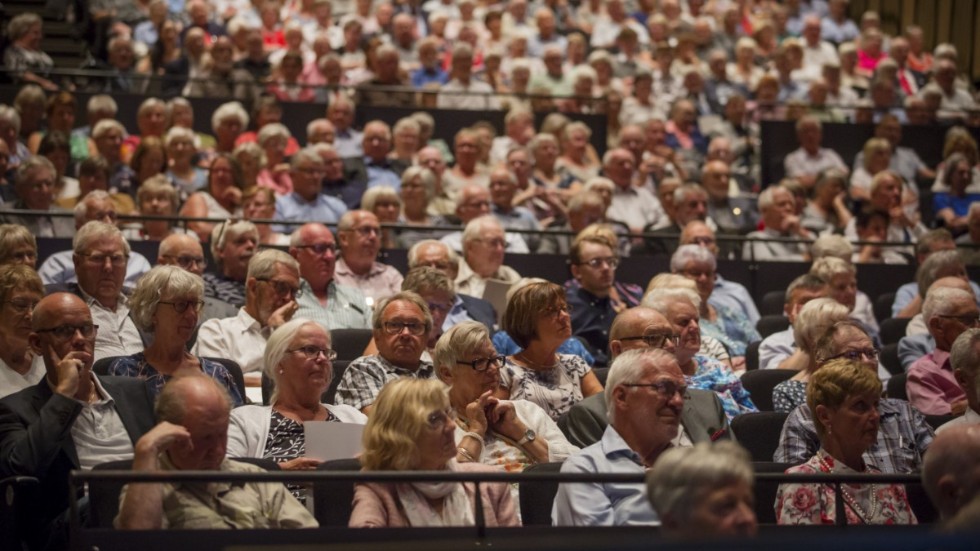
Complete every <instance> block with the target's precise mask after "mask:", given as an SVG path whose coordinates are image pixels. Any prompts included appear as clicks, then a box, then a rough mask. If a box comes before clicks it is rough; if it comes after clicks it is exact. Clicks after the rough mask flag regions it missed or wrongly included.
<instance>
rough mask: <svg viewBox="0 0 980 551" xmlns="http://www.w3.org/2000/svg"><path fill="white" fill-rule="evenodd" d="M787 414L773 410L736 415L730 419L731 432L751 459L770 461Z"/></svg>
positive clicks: (777, 444)
mask: <svg viewBox="0 0 980 551" xmlns="http://www.w3.org/2000/svg"><path fill="white" fill-rule="evenodd" d="M788 415H789V414H787V413H782V412H775V411H764V412H759V413H743V414H742V415H737V416H735V418H734V419H732V434H733V435H734V436H735V439H736V440H738V443H739V444H741V445H742V446H743V447H744V448H745V449H746V450H748V452H749V454H750V455H751V456H752V461H762V462H765V461H772V456H773V455H774V454H775V453H776V447H777V446H779V433H780V432H782V430H783V424H784V423H785V422H786V417H787V416H788Z"/></svg>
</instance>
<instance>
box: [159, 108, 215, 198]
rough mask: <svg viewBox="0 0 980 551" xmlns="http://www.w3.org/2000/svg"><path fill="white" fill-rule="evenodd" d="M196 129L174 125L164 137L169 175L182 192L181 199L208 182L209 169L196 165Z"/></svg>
mask: <svg viewBox="0 0 980 551" xmlns="http://www.w3.org/2000/svg"><path fill="white" fill-rule="evenodd" d="M195 138H196V136H195V134H194V131H193V130H191V129H189V128H184V127H182V126H173V127H171V128H170V130H168V131H167V134H166V135H165V136H164V137H163V145H164V147H165V148H166V150H167V158H168V159H170V168H169V170H167V177H168V178H170V180H171V181H173V183H174V186H175V187H176V188H177V189H178V190H179V192H180V200H181V201H185V200H186V199H187V198H188V197H190V195H191V194H192V193H194V192H195V191H197V190H199V189H201V188H203V187H204V186H205V185H207V183H208V171H206V170H204V169H203V168H200V167H198V166H195V164H194V158H195V157H196V156H197V146H196V145H194V141H195Z"/></svg>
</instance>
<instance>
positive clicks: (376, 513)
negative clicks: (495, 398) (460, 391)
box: [350, 378, 520, 528]
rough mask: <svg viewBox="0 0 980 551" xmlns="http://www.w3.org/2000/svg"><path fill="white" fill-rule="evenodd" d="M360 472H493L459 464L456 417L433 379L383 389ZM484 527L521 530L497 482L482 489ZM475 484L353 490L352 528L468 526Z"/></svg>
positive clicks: (374, 486) (398, 382)
mask: <svg viewBox="0 0 980 551" xmlns="http://www.w3.org/2000/svg"><path fill="white" fill-rule="evenodd" d="M363 441H364V453H363V454H362V455H361V464H362V465H363V466H364V470H365V471H462V472H474V471H476V472H486V471H495V470H496V469H493V468H491V467H487V466H485V465H482V464H480V463H457V462H456V461H455V459H454V457H455V456H456V454H457V453H458V448H457V443H456V423H455V412H454V411H453V408H452V405H451V404H450V402H449V396H448V391H447V389H446V386H445V385H443V384H442V383H441V382H439V381H434V380H422V379H413V378H405V379H398V380H396V381H393V382H391V383H388V384H387V385H385V387H384V388H383V389H381V392H380V393H379V394H378V398H377V401H375V402H374V410H373V411H372V412H371V417H370V418H369V419H368V422H367V426H366V427H365V428H364V439H363ZM479 491H480V497H481V498H482V499H481V501H482V504H483V517H484V520H485V523H486V525H487V526H519V524H520V522H519V520H518V518H517V512H516V511H515V507H514V501H513V499H511V493H510V491H509V489H508V486H507V485H506V484H503V483H491V484H481V485H480V489H479ZM475 495H476V487H475V486H474V485H473V484H466V483H461V484H455V483H446V482H412V483H405V484H391V483H367V484H357V485H355V486H354V510H353V511H352V512H351V517H350V527H351V528H382V527H406V526H412V527H425V526H472V525H473V524H474V518H475V517H474V515H475V513H474V505H475V504H474V500H475Z"/></svg>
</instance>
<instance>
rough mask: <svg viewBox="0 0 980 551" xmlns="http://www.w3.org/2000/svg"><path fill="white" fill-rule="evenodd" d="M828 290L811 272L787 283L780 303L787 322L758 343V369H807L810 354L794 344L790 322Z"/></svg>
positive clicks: (825, 283)
mask: <svg viewBox="0 0 980 551" xmlns="http://www.w3.org/2000/svg"><path fill="white" fill-rule="evenodd" d="M828 292H829V289H828V287H827V282H826V281H824V280H822V279H820V278H819V277H817V276H815V275H812V274H803V275H801V276H799V277H797V278H796V279H794V280H793V281H792V283H790V284H789V287H787V288H786V298H785V301H784V302H783V313H784V314H786V318H787V320H788V321H789V324H790V325H789V327H787V328H786V329H784V330H782V331H777V332H776V333H773V334H771V335H769V336H768V337H766V338H765V339H763V340H762V342H761V343H760V344H759V369H777V368H778V369H792V370H794V371H802V370H804V369H806V368H807V366H808V364H809V362H810V357H809V356H807V354H806V353H804V352H803V350H801V349H800V348H799V347H797V346H796V338H795V337H794V333H793V323H794V322H796V316H797V315H798V314H799V313H800V310H802V309H803V306H804V305H805V304H806V303H808V302H810V301H811V300H813V299H816V298H822V297H825V296H827V293H828Z"/></svg>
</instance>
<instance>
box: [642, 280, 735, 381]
mask: <svg viewBox="0 0 980 551" xmlns="http://www.w3.org/2000/svg"><path fill="white" fill-rule="evenodd" d="M654 289H673V290H677V289H687V290H688V291H690V292H691V294H690V295H689V296H692V297H693V296H697V297H698V300H701V298H700V295H698V294H697V293H698V284H697V283H696V282H695V281H694V280H693V279H688V278H686V277H684V276H682V275H678V274H671V273H668V272H664V273H662V274H657V275H655V276H654V277H653V279H651V280H650V283H648V284H647V289H646V293H647V294H649V293H650V291H653V290H654ZM644 296H645V295H644ZM698 354H700V355H702V356H707V357H709V358H712V359H715V360H718V361H719V362H721V363H722V364H724V365H725V366H726V367H728V369H734V368H733V367H732V355H731V354H729V353H728V349H727V348H725V345H724V344H722V343H721V341H719V340H718V339H716V338H714V337H710V336H708V335H705V334H704V333H701V348H700V349H698Z"/></svg>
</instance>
